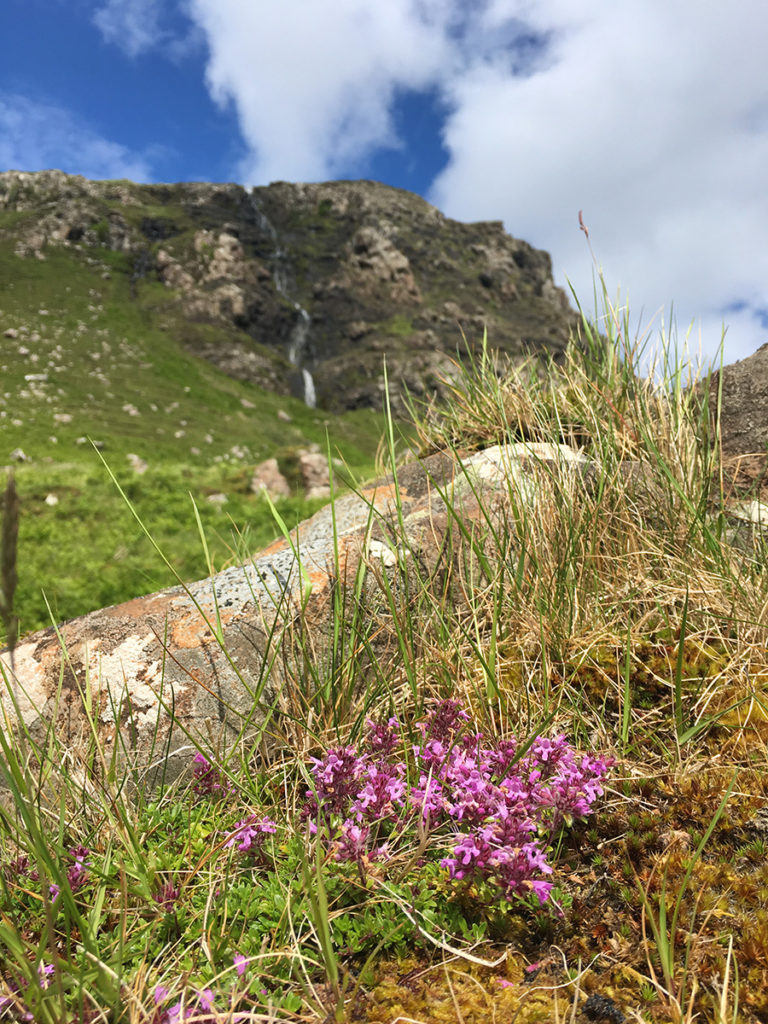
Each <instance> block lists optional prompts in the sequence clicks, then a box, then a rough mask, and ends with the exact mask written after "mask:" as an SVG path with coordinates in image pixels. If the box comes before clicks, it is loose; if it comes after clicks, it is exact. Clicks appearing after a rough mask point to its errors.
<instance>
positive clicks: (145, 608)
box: [64, 591, 172, 633]
mask: <svg viewBox="0 0 768 1024" xmlns="http://www.w3.org/2000/svg"><path fill="white" fill-rule="evenodd" d="M171 600H172V599H171V597H169V595H168V594H167V593H165V592H163V591H161V592H160V593H158V594H147V595H146V596H145V597H134V598H132V599H131V600H130V601H124V602H123V604H118V605H114V606H113V607H111V608H103V609H102V610H100V611H98V612H95V613H94V614H96V615H105V616H108V617H109V618H111V619H117V618H120V619H135V620H136V622H137V623H141V622H144V621H145V620H146V618H147V617H148V616H150V615H151V616H157V615H158V614H165V613H166V612H167V611H169V610H170V607H171ZM75 621H76V622H79V621H80V620H79V619H77V620H75ZM66 630H67V627H66V626H65V627H64V631H65V633H66Z"/></svg>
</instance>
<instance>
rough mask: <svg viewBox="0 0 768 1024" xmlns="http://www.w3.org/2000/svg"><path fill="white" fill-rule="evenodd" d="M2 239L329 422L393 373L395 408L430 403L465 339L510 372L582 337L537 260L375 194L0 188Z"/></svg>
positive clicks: (28, 184)
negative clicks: (94, 282) (66, 268)
mask: <svg viewBox="0 0 768 1024" xmlns="http://www.w3.org/2000/svg"><path fill="white" fill-rule="evenodd" d="M9 236H11V237H12V238H13V240H14V243H15V252H16V254H17V255H18V256H19V257H21V258H23V259H38V260H45V259H46V256H47V254H48V253H49V252H50V250H51V248H52V247H57V248H63V249H66V250H68V251H70V252H71V255H72V258H73V259H75V260H81V261H86V262H88V263H89V264H91V265H93V266H96V268H97V269H98V265H99V262H100V261H103V262H104V273H105V274H107V273H114V272H115V270H116V269H117V270H118V271H119V272H121V273H125V274H127V275H129V276H130V280H131V282H132V295H133V297H134V300H135V301H136V302H137V303H139V304H141V305H142V306H143V308H144V309H145V310H146V311H147V313H148V315H150V316H152V317H156V318H158V319H159V322H160V323H161V324H163V325H164V326H166V329H168V330H170V331H172V332H173V333H174V335H175V336H176V337H177V339H178V341H179V343H180V344H182V345H184V346H185V347H186V348H188V349H191V350H192V351H194V352H195V353H196V354H198V355H200V356H202V357H204V358H206V359H209V360H211V361H212V362H214V363H215V364H216V365H217V366H218V367H219V368H221V369H223V370H224V371H225V372H227V373H229V374H230V375H232V376H234V377H238V378H241V379H249V380H253V381H254V382H256V383H258V384H259V385H260V386H264V387H268V388H270V389H272V390H275V391H278V392H288V391H292V392H293V393H295V394H298V395H301V396H302V397H304V399H305V401H307V403H308V404H315V403H316V404H318V405H319V406H321V407H324V408H327V409H330V410H340V409H352V408H358V407H365V406H373V407H377V408H380V407H381V400H382V393H383V388H384V379H383V361H384V357H385V356H386V361H387V367H388V373H389V378H390V381H391V382H392V384H393V385H394V386H395V388H396V389H399V390H400V392H402V389H403V388H407V389H408V390H409V391H410V392H411V393H413V394H416V395H421V394H424V393H428V392H431V391H435V390H436V391H438V392H439V391H440V388H441V385H440V379H441V378H444V377H446V376H450V375H451V372H452V357H453V356H455V353H456V351H457V349H458V348H460V347H462V346H463V344H464V342H463V341H462V332H463V335H464V337H465V338H466V343H467V345H468V346H469V347H470V348H472V347H474V346H475V345H477V344H478V343H479V341H480V339H481V338H482V334H483V330H484V328H485V327H486V326H487V329H488V333H489V337H490V340H491V343H492V345H493V346H494V347H495V348H498V349H500V350H502V351H504V352H506V353H507V354H509V355H510V356H511V357H512V358H518V357H522V356H523V355H525V354H526V353H528V352H531V351H532V352H539V351H548V352H550V353H552V354H554V355H555V357H557V355H558V354H559V353H560V352H562V351H563V349H564V347H565V344H566V342H567V339H568V334H569V330H570V329H572V328H573V326H574V325H575V321H576V317H575V314H574V312H573V311H572V310H571V309H570V307H569V305H568V301H567V299H566V296H565V293H564V292H563V291H562V290H561V289H559V288H557V287H556V286H555V285H554V283H553V280H552V268H551V262H550V258H549V256H548V255H547V253H545V252H541V251H539V250H536V249H534V248H532V247H531V246H530V245H528V244H527V243H526V242H522V241H519V240H517V239H515V238H512V237H511V236H510V235H508V234H506V233H505V231H504V229H503V227H502V224H501V223H500V222H496V221H490V222H484V223H478V224H462V223H459V222H457V221H452V220H449V219H448V218H447V217H445V216H443V214H441V213H440V211H439V210H437V209H435V208H434V207H432V206H430V205H429V204H428V203H427V202H425V201H424V200H423V199H421V198H419V197H418V196H416V195H412V194H411V193H408V192H404V191H401V190H399V189H395V188H390V187H389V186H385V185H381V184H377V183H375V182H368V181H355V182H353V181H338V182H328V183H324V184H311V185H307V184H288V183H286V182H276V183H273V184H271V185H269V186H267V187H265V188H255V189H253V190H251V191H247V190H246V189H243V188H241V187H240V186H238V185H231V184H223V185H219V184H180V185H144V186H140V185H134V184H132V183H130V182H127V181H115V182H92V181H87V180H86V179H84V178H81V177H74V176H69V175H65V174H63V173H61V172H59V171H44V172H40V173H36V174H28V173H20V172H13V171H11V172H7V173H4V174H0V237H5V238H8V237H9ZM106 253H110V254H112V256H111V258H110V259H109V260H107V259H106V255H105V254H106ZM114 254H121V255H122V257H123V258H122V260H118V261H116V260H115V258H114Z"/></svg>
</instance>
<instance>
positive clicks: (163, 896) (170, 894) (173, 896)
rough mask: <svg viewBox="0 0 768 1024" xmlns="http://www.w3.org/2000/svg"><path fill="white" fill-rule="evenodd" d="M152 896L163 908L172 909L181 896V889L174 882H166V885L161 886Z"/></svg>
mask: <svg viewBox="0 0 768 1024" xmlns="http://www.w3.org/2000/svg"><path fill="white" fill-rule="evenodd" d="M152 898H153V899H154V901H155V903H157V904H159V905H160V906H161V907H162V908H163V910H172V909H173V906H174V904H175V903H176V900H177V899H178V898H179V890H178V889H177V888H176V886H175V885H174V884H173V883H172V882H166V883H165V885H161V886H160V888H159V889H158V891H157V892H156V893H155V895H154V896H153V897H152Z"/></svg>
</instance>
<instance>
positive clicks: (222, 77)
mask: <svg viewBox="0 0 768 1024" xmlns="http://www.w3.org/2000/svg"><path fill="white" fill-rule="evenodd" d="M0 42H1V43H2V51H1V52H2V54H3V60H2V63H1V64H0V170H5V169H11V168H14V169H18V170H39V169H42V168H46V167H58V168H60V169H62V170H65V171H68V172H71V173H79V174H83V175H85V176H86V177H94V178H109V177H128V178H132V179H134V180H138V181H184V180H216V181H239V182H242V183H243V184H247V185H260V184H267V183H268V182H269V181H272V180H279V179H282V180H286V181H320V180H327V179H330V178H358V177H365V178H373V179H376V180H379V181H384V182H386V183H388V184H392V185H397V186H399V187H401V188H407V189H411V190H413V191H416V192H419V193H420V194H421V195H423V196H425V198H427V199H429V200H430V201H431V202H434V203H435V204H436V205H437V206H439V207H440V208H441V209H442V210H443V211H444V212H445V213H446V214H448V215H449V216H452V217H456V218H458V219H461V220H479V219H494V220H503V221H504V223H505V226H506V228H507V230H508V231H509V232H510V233H511V234H513V235H515V236H517V237H519V238H524V239H526V240H527V241H529V242H531V243H532V244H534V245H536V246H539V247H541V248H545V249H547V250H548V251H549V252H550V253H551V254H552V257H553V264H554V271H555V278H556V280H557V282H558V283H559V284H561V285H566V283H567V281H570V282H571V283H572V284H573V286H574V287H575V289H576V291H577V294H578V295H579V297H580V298H581V300H582V302H584V303H585V304H586V305H587V306H588V307H591V303H592V275H593V264H592V259H591V256H590V252H589V249H588V247H587V246H586V242H585V238H584V235H583V234H582V233H581V232H580V231H579V228H578V212H579V210H583V213H584V220H585V222H586V223H587V224H588V226H589V229H590V240H591V242H592V244H593V247H594V250H595V253H596V257H597V259H598V260H599V262H600V265H601V266H602V268H603V270H604V272H605V275H606V280H607V282H608V285H609V289H610V291H611V294H612V295H616V296H617V303H618V304H619V305H621V304H622V303H624V302H625V301H628V303H629V307H630V309H631V311H632V321H633V323H636V322H637V321H638V320H641V322H642V326H643V327H644V328H647V329H648V330H649V331H650V332H651V334H652V335H653V334H655V332H656V331H657V329H658V328H659V327H660V325H661V323H662V321H664V322H665V323H668V321H669V310H670V306H671V305H672V304H674V316H675V319H676V322H677V328H678V336H679V337H682V336H684V335H685V334H686V332H687V331H688V328H689V326H691V332H690V338H689V346H690V349H691V351H692V352H693V353H694V354H695V352H696V351H697V349H698V348H699V347H701V349H702V351H703V354H704V355H705V357H710V356H712V355H713V354H714V353H715V351H716V349H717V346H718V344H719V341H720V334H721V327H722V324H723V322H724V321H725V323H726V324H727V325H728V333H727V335H726V341H725V358H726V361H727V362H730V361H733V360H734V359H738V358H743V357H744V356H746V355H748V354H749V353H751V352H753V351H754V350H755V349H756V348H758V347H759V346H760V345H761V344H763V343H765V342H768V189H767V188H766V187H765V181H766V179H767V178H768V173H767V172H766V168H768V75H766V73H765V47H766V43H768V5H766V4H765V2H764V0H732V2H731V3H730V4H729V5H727V7H726V5H723V4H719V3H718V4H716V3H714V2H710V0H621V2H619V0H589V2H587V3H585V2H584V0H469V2H467V0H387V2H386V3H379V2H376V0H3V3H2V5H0Z"/></svg>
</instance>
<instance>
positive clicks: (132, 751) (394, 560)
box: [0, 444, 590, 788]
mask: <svg viewBox="0 0 768 1024" xmlns="http://www.w3.org/2000/svg"><path fill="white" fill-rule="evenodd" d="M589 466H590V463H589V462H588V460H587V459H586V458H584V457H583V456H581V455H580V454H578V453H576V452H575V451H573V450H572V449H570V448H568V447H567V446H565V445H549V444H515V445H510V446H505V447H500V446H496V447H493V448H489V449H487V450H485V451H482V452H478V453H476V454H474V455H472V456H471V457H468V458H467V459H466V460H465V461H464V462H460V461H457V460H456V459H454V458H452V457H450V456H448V455H445V454H442V453H440V454H436V455H432V456H430V457H429V458H427V459H425V460H423V461H415V462H413V463H411V464H409V465H407V466H405V467H404V468H403V469H402V470H401V471H399V473H398V476H397V480H395V479H393V478H391V477H390V478H386V479H383V480H380V481H378V482H377V483H374V484H372V485H371V486H369V487H365V488H363V489H361V490H359V491H358V492H356V493H349V494H347V495H345V496H343V497H341V498H340V499H338V500H337V501H336V502H335V503H334V505H333V507H331V506H328V507H326V508H324V509H323V510H321V511H320V512H318V513H317V514H316V515H315V516H313V517H312V518H311V519H309V520H307V521H306V522H304V523H302V524H301V525H300V526H299V527H298V528H297V530H295V531H294V532H293V533H292V534H291V535H290V537H289V538H283V537H281V538H280V539H278V540H276V541H275V542H274V543H273V544H271V545H270V546H269V547H267V548H266V549H265V550H264V551H262V552H261V553H259V554H258V555H256V556H255V557H254V558H252V559H251V560H250V561H249V562H248V563H247V564H246V565H243V566H242V567H238V568H231V569H227V570H225V571H224V572H221V573H218V574H217V575H216V576H214V577H212V578H210V579H206V580H202V581H200V582H198V583H193V584H191V585H190V586H188V587H183V586H177V587H172V588H169V589H167V590H163V591H161V592H160V593H157V594H152V595H150V596H148V597H139V598H136V599H135V600H132V601H128V602H126V603H125V604H121V605H117V606H115V607H112V608H105V609H103V610H101V611H97V612H93V613H91V614H89V615H85V616H83V617H82V618H79V619H75V620H73V621H71V622H67V623H65V624H64V625H62V626H60V627H59V628H58V629H47V630H42V631H40V632H38V633H35V634H33V635H31V636H29V637H27V638H25V639H24V641H23V642H22V643H21V644H19V645H18V646H17V648H16V650H15V652H14V655H13V658H11V656H10V655H9V653H8V652H5V653H3V654H2V655H0V659H2V660H1V667H2V669H3V673H4V675H5V678H6V687H5V692H3V693H2V710H3V712H4V714H5V721H6V722H13V721H14V720H16V721H17V720H18V716H19V715H20V716H21V718H22V719H23V722H24V724H25V726H26V728H27V729H28V730H29V733H30V735H31V737H32V738H33V740H35V741H36V742H38V743H39V742H41V741H42V739H43V737H44V736H45V734H46V730H47V729H48V728H49V727H50V725H51V724H52V723H53V724H54V725H55V736H56V739H57V742H58V743H59V744H60V745H61V748H62V751H64V752H65V756H66V757H67V758H68V759H71V761H72V764H73V766H77V765H78V764H79V765H80V769H79V770H80V771H81V772H82V773H83V775H84V776H89V777H91V778H94V779H95V781H96V782H98V780H99V776H100V775H103V773H104V772H105V771H106V770H107V765H108V763H109V762H110V760H112V758H113V757H114V765H117V766H119V773H123V772H125V770H126V769H131V770H132V772H133V781H134V784H137V785H141V786H142V787H150V788H151V787H154V786H156V785H157V784H158V783H160V782H161V781H165V782H169V781H171V780H172V779H174V778H175V777H176V776H178V775H179V774H180V773H181V772H182V771H184V770H185V769H188V767H189V766H190V764H191V759H192V757H193V755H194V753H195V750H196V747H197V746H198V745H200V746H201V747H202V748H203V749H204V750H206V751H209V752H210V751H211V750H214V751H216V752H217V753H218V754H219V755H223V754H224V752H225V751H226V750H229V749H231V747H232V745H233V744H237V743H241V742H244V741H245V740H246V739H247V738H248V737H251V736H253V735H254V733H256V732H257V731H258V728H259V726H260V725H262V724H263V723H264V722H265V720H266V719H267V717H268V716H270V715H279V714H280V710H281V708H282V707H284V706H287V704H286V701H288V702H289V697H290V694H288V693H286V689H287V688H289V687H290V686H291V680H292V678H293V677H292V668H291V666H292V665H295V664H296V660H295V658H294V655H295V651H296V649H295V647H294V646H293V643H294V641H295V640H296V638H297V636H298V638H299V643H301V638H302V637H303V638H304V639H306V638H307V636H308V635H310V634H311V636H310V639H311V645H312V650H313V651H314V652H315V654H316V656H317V657H322V654H323V647H324V644H325V642H326V639H327V638H328V637H330V636H332V633H333V630H332V613H333V607H334V597H335V595H337V594H338V592H339V590H338V588H339V587H344V586H351V585H352V583H353V582H354V581H355V580H357V584H358V589H357V590H355V591H354V592H355V593H356V594H357V596H358V598H359V600H360V601H361V603H362V606H364V607H365V608H367V609H369V613H370V615H371V616H374V617H375V615H376V609H377V608H378V609H379V610H380V611H383V612H384V613H385V614H386V611H387V607H388V605H387V593H388V592H389V593H391V592H392V590H393V589H394V590H396V589H397V587H398V586H403V585H405V584H404V582H403V581H404V580H405V578H406V576H407V574H408V573H410V574H411V579H413V578H414V577H413V574H414V573H417V574H421V577H420V578H425V576H424V574H426V576H427V577H431V576H432V575H434V574H435V573H436V572H442V571H445V572H446V573H447V576H446V578H447V579H448V578H451V579H467V578H474V579H476V580H479V579H480V578H481V574H480V573H479V569H478V566H477V564H471V565H470V563H472V562H473V558H475V556H476V552H477V550H478V547H477V546H476V545H477V544H478V538H480V540H479V544H480V550H482V551H483V557H484V559H486V560H490V561H491V562H492V560H493V558H494V552H493V544H492V537H493V528H494V525H496V526H498V523H499V522H500V521H501V519H502V518H508V517H509V515H510V511H511V509H514V507H515V505H516V503H517V502H520V501H521V502H523V503H524V506H525V507H527V508H529V509H531V510H534V511H535V512H536V514H539V515H543V514H546V513H545V510H544V509H543V508H539V506H540V505H541V503H542V502H545V501H546V495H547V494H548V493H549V494H551V493H552V491H551V487H550V488H549V490H548V489H547V487H545V486H543V481H544V480H547V481H550V482H552V481H557V486H564V487H571V486H572V485H574V484H576V483H579V482H581V481H587V482H588V480H589V477H590V474H589V473H587V472H585V470H586V469H587V468H589ZM449 495H450V497H449V500H448V501H447V502H446V500H445V499H446V498H447V497H448V496H449ZM572 497H573V495H571V497H570V498H569V499H568V500H572ZM452 509H454V510H456V511H457V512H458V513H459V517H460V521H461V527H460V528H459V526H458V524H457V517H456V516H455V515H454V513H453V512H452ZM502 532H503V531H502ZM471 535H474V538H475V540H474V542H473V544H470V543H469V542H468V540H467V538H468V537H469V536H471ZM451 560H453V561H454V562H456V563H457V564H456V568H457V570H459V571H456V572H455V573H453V574H451V573H450V572H449V569H450V561H451ZM486 564H488V562H487V561H486ZM358 570H362V571H363V573H364V576H363V580H364V582H363V585H362V587H361V586H360V575H359V573H358ZM470 570H471V572H472V574H473V575H472V576H470V575H468V573H469V572H470ZM385 576H386V579H387V580H388V581H389V582H388V583H387V585H386V586H384V581H385ZM350 592H351V591H350ZM454 596H455V597H456V599H457V600H461V591H460V592H459V593H458V595H454ZM384 642H385V641H384V640H381V639H380V640H379V643H384ZM379 655H381V656H382V657H383V658H385V659H386V656H387V651H385V650H382V649H379V650H377V657H379ZM391 656H392V658H393V659H395V658H396V657H397V656H398V654H397V647H396V645H394V646H393V649H392V651H391ZM299 661H300V659H299ZM11 698H13V700H11ZM14 703H15V707H14V706H13V704H14ZM94 737H95V738H97V739H98V742H99V747H100V748H101V750H102V751H103V752H104V753H105V757H106V760H102V759H101V758H100V757H96V758H94V756H93V753H94V744H93V739H94ZM111 752H112V753H111ZM86 762H87V765H86ZM74 770H75V767H73V771H74Z"/></svg>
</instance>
